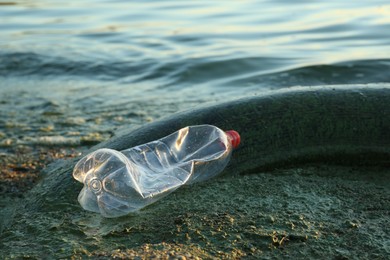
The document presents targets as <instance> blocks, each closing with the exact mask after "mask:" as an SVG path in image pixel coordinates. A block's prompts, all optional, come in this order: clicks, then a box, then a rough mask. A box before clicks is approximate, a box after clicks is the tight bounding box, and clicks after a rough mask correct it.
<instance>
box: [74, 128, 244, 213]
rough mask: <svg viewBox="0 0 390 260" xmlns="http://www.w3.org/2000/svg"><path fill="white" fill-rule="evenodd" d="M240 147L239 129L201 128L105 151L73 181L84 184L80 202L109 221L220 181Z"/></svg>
mask: <svg viewBox="0 0 390 260" xmlns="http://www.w3.org/2000/svg"><path fill="white" fill-rule="evenodd" d="M239 143H240V136H239V134H238V133H237V132H236V131H234V130H231V131H227V132H224V131H222V130H221V129H219V128H217V127H215V126H211V125H198V126H189V127H185V128H182V129H180V130H179V131H177V132H175V133H173V134H171V135H168V136H166V137H164V138H162V139H159V140H157V141H153V142H150V143H147V144H143V145H139V146H136V147H133V148H130V149H126V150H123V151H120V152H119V151H116V150H112V149H99V150H97V151H95V152H93V153H91V154H88V155H87V156H85V157H84V158H82V159H81V160H80V161H79V162H78V163H77V164H76V166H75V168H74V171H73V177H74V178H75V179H76V180H78V181H79V182H81V183H83V184H84V187H83V189H82V190H81V192H80V194H79V196H78V201H79V202H80V204H81V206H82V207H83V208H84V209H86V210H89V211H93V212H100V213H101V214H102V215H103V216H104V217H108V218H112V217H119V216H123V215H126V214H128V213H130V212H134V211H137V210H139V209H141V208H143V207H145V206H147V205H149V204H151V203H153V202H155V201H157V200H159V199H161V198H162V197H164V196H166V195H168V194H169V193H171V192H173V191H175V190H176V189H177V188H179V187H180V186H182V185H184V184H191V183H195V182H199V181H204V180H207V179H210V178H212V177H214V176H216V175H217V174H219V173H220V172H221V171H222V170H223V169H224V168H225V166H226V165H227V163H228V161H229V159H230V156H231V152H232V150H233V148H235V147H237V146H238V145H239Z"/></svg>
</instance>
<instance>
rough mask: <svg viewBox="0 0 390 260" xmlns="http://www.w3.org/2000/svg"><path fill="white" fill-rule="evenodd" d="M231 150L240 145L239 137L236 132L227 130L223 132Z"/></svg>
mask: <svg viewBox="0 0 390 260" xmlns="http://www.w3.org/2000/svg"><path fill="white" fill-rule="evenodd" d="M225 133H226V135H227V137H228V139H229V141H230V143H231V144H232V146H233V148H237V147H238V146H239V145H240V142H241V137H240V134H239V133H238V132H237V131H234V130H228V131H226V132H225Z"/></svg>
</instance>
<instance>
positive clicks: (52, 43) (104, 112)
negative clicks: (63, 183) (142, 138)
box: [0, 0, 390, 147]
mask: <svg viewBox="0 0 390 260" xmlns="http://www.w3.org/2000/svg"><path fill="white" fill-rule="evenodd" d="M389 46H390V4H389V2H388V1H385V0H374V1H372V0H370V1H368V0H367V1H360V2H359V3H357V2H356V1H344V2H340V1H304V0H302V1H294V3H292V2H290V1H282V0H279V1H266V0H248V1H192V2H183V1H173V0H171V1H131V2H130V1H124V0H118V1H100V0H87V1H46V0H40V1H22V0H20V1H12V0H11V1H0V145H1V146H3V147H13V146H14V145H20V144H45V142H46V143H47V139H37V138H38V137H47V136H54V137H58V136H62V137H65V140H64V141H63V142H62V143H61V142H60V145H75V144H76V145H77V144H78V141H77V140H80V138H81V140H84V141H85V140H86V142H87V143H89V144H90V143H94V142H99V141H101V140H103V139H106V138H108V137H109V136H111V135H112V133H113V131H116V129H117V128H120V127H123V126H129V125H130V126H131V125H138V124H143V123H145V122H148V121H151V120H155V119H156V118H159V117H162V116H165V115H168V114H170V113H174V112H176V111H178V110H183V109H188V108H191V107H193V106H196V105H199V104H201V103H204V102H208V101H216V100H225V99H231V98H236V97H240V96H247V95H253V94H255V93H261V92H263V91H266V90H270V89H271V90H272V89H278V88H284V87H289V86H294V85H319V84H338V83H368V82H390V73H389V72H390V47H389ZM75 140H76V141H75ZM81 143H82V142H81Z"/></svg>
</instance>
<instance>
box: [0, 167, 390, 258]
mask: <svg viewBox="0 0 390 260" xmlns="http://www.w3.org/2000/svg"><path fill="white" fill-rule="evenodd" d="M389 173H390V172H389V170H388V169H383V168H375V167H370V168H362V167H359V168H353V167H341V166H329V165H307V166H304V167H301V168H293V169H280V170H276V171H273V172H258V173H256V174H248V175H242V176H232V175H230V176H229V175H225V176H221V177H219V178H216V179H214V180H210V181H208V182H206V183H201V184H196V185H192V186H188V187H184V188H181V189H179V190H178V191H176V192H175V193H173V194H172V195H170V196H168V197H166V198H165V199H163V200H161V201H159V202H157V203H155V204H153V205H151V206H149V207H147V208H146V209H144V210H143V211H141V212H140V213H139V214H135V215H129V216H126V217H122V218H117V219H104V218H102V217H100V215H97V214H93V213H88V212H85V211H83V210H82V209H81V208H80V207H79V206H78V205H74V206H72V207H73V208H74V210H76V211H78V212H77V214H72V213H70V212H65V214H64V215H63V216H62V217H61V219H58V217H53V216H54V215H55V213H54V212H53V214H49V215H48V216H40V215H39V213H38V214H37V215H36V216H34V215H32V216H31V219H28V220H26V219H24V220H21V221H19V222H16V224H15V226H14V228H15V232H14V231H13V228H11V229H9V230H7V231H5V232H4V233H3V235H2V238H1V240H2V243H3V245H2V250H1V251H2V256H3V257H5V258H7V257H33V258H40V257H44V256H54V257H66V258H68V257H75V258H78V257H86V256H88V257H92V258H98V257H100V258H108V257H110V258H112V257H116V258H128V257H131V258H133V257H136V256H139V257H140V258H146V257H151V258H153V257H158V258H163V259H164V258H165V259H210V258H225V259H231V258H244V257H245V258H246V257H250V258H275V257H280V258H282V257H283V258H286V257H289V258H290V257H294V258H306V259H312V258H315V257H320V258H340V259H349V258H351V259H354V258H365V259H368V258H370V259H383V258H385V256H386V255H389V253H390V244H389V240H388V237H389V236H390V223H389V218H388V216H389V214H390V174H389ZM76 188H79V187H78V186H77V187H75V190H76ZM75 192H78V191H75ZM2 197H3V198H5V197H6V196H4V194H3V196H2ZM3 202H4V200H3ZM74 203H75V204H77V201H74ZM26 221H27V222H30V223H28V225H26V223H25V222H26ZM23 226H26V227H27V228H26V229H24V230H25V234H17V232H20V230H21V228H20V227H23ZM36 232H40V234H41V236H35V237H34V236H31V234H35V233H36ZM42 232H44V233H42ZM45 241H46V242H45ZM48 241H49V242H48Z"/></svg>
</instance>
